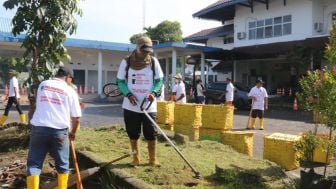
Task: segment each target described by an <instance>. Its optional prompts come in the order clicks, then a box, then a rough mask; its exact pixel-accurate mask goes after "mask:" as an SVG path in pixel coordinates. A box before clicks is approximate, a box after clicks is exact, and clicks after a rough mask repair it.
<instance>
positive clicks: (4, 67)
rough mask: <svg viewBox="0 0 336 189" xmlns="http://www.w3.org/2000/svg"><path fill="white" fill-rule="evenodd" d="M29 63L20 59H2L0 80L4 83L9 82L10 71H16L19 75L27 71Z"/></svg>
mask: <svg viewBox="0 0 336 189" xmlns="http://www.w3.org/2000/svg"><path fill="white" fill-rule="evenodd" d="M28 61H29V60H27V59H24V58H20V57H12V58H3V57H0V78H1V80H2V82H3V83H5V82H6V81H7V80H8V71H9V69H14V70H16V71H17V72H19V73H21V72H25V71H27V68H26V64H27V63H28Z"/></svg>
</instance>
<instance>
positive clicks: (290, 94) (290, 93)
mask: <svg viewBox="0 0 336 189" xmlns="http://www.w3.org/2000/svg"><path fill="white" fill-rule="evenodd" d="M288 95H289V96H292V88H289V94H288Z"/></svg>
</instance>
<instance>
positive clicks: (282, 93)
mask: <svg viewBox="0 0 336 189" xmlns="http://www.w3.org/2000/svg"><path fill="white" fill-rule="evenodd" d="M281 96H285V88H282V91H281Z"/></svg>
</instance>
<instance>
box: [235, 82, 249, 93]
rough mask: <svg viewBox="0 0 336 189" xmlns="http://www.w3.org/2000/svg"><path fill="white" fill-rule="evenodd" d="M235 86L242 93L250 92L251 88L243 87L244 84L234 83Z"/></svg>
mask: <svg viewBox="0 0 336 189" xmlns="http://www.w3.org/2000/svg"><path fill="white" fill-rule="evenodd" d="M233 85H234V86H235V87H236V88H237V89H238V90H240V91H246V92H249V91H250V88H249V87H248V86H246V85H243V84H242V83H233Z"/></svg>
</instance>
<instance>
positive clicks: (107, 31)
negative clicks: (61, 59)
mask: <svg viewBox="0 0 336 189" xmlns="http://www.w3.org/2000/svg"><path fill="white" fill-rule="evenodd" d="M216 1H217V0H84V1H81V3H80V8H82V10H83V16H82V17H78V19H77V21H78V28H77V32H76V34H75V35H73V36H70V37H71V38H80V39H90V40H98V41H109V42H121V43H129V38H130V37H131V36H132V35H133V34H136V33H141V32H142V31H143V26H145V27H149V26H151V27H155V26H156V25H157V24H159V23H160V22H162V21H164V20H169V21H178V22H180V24H181V26H182V31H183V37H186V36H189V35H191V34H193V33H196V32H198V31H200V30H203V29H207V28H212V27H217V26H220V25H221V23H220V22H217V21H210V20H203V19H198V18H193V17H192V14H193V13H195V12H197V11H199V10H201V9H203V8H204V7H206V6H208V5H210V4H212V3H214V2H216ZM3 2H4V0H0V4H1V5H2V4H3ZM143 5H145V6H143ZM144 7H145V8H144ZM143 10H145V11H143ZM143 12H145V15H144V14H143ZM14 14H15V11H8V10H7V11H6V9H4V8H3V6H0V17H5V18H11V17H12V16H13V15H14Z"/></svg>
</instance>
